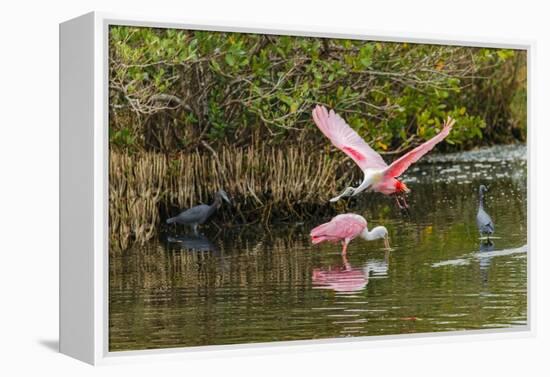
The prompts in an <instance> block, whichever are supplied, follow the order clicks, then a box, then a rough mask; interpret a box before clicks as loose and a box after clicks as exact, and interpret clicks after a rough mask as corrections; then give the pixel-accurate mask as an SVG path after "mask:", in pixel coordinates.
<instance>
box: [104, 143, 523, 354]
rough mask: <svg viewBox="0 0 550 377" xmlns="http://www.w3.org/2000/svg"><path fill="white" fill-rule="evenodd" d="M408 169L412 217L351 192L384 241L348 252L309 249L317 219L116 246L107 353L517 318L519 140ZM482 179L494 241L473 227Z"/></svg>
mask: <svg viewBox="0 0 550 377" xmlns="http://www.w3.org/2000/svg"><path fill="white" fill-rule="evenodd" d="M404 178H405V179H404V180H405V182H407V184H408V186H409V187H410V188H411V189H412V193H411V195H410V196H409V205H410V210H411V215H410V217H403V216H402V215H401V214H400V213H399V212H398V211H397V209H396V207H395V204H394V202H393V201H392V200H391V199H388V198H386V197H383V196H382V195H380V194H370V193H368V194H364V195H362V198H361V199H360V201H357V202H353V203H352V206H353V207H352V210H351V211H353V212H355V213H359V214H363V215H366V217H367V220H368V221H369V226H376V225H385V226H386V227H387V228H388V230H389V232H390V241H391V246H392V250H391V251H389V252H388V251H385V250H384V249H383V243H382V242H381V241H375V242H366V241H363V240H359V239H358V240H355V241H354V242H352V243H351V244H350V246H349V248H348V256H347V258H343V257H342V255H341V254H340V247H339V246H338V245H333V244H322V245H320V246H315V247H313V246H311V245H310V243H309V239H308V233H309V230H310V229H311V228H312V227H313V226H315V225H317V224H318V223H320V222H324V221H328V220H329V218H320V219H318V221H317V222H315V223H298V224H290V225H281V226H274V227H273V228H271V229H269V230H265V229H262V228H255V227H245V228H240V229H239V228H234V229H229V230H226V231H224V232H218V233H216V232H217V230H216V229H215V228H205V229H203V232H204V236H201V237H194V236H185V235H183V234H182V233H180V234H171V235H165V236H163V237H161V240H160V241H155V242H151V243H150V244H148V245H146V246H144V247H139V248H134V249H131V250H128V251H127V252H125V253H124V254H122V255H116V256H111V257H110V308H109V310H110V331H109V341H110V350H111V351H118V350H136V349H150V348H167V347H181V346H199V345H213V344H234V343H248V342H266V341H281V340H300V339H319V338H334V337H347V336H365V335H385V334H405V333H422V332H433V331H459V330H468V329H491V328H508V327H515V326H524V325H526V323H527V200H526V198H527V188H526V149H525V147H524V146H506V147H497V148H491V149H483V150H480V151H473V152H467V153H460V154H451V155H433V156H430V157H429V158H425V159H424V160H423V162H422V163H421V164H418V165H415V166H414V167H413V168H412V169H411V170H410V172H409V173H408V174H407V175H406V176H405V177H404ZM480 183H484V184H486V185H488V187H489V193H488V197H487V204H486V208H487V211H488V212H489V213H490V214H491V216H492V217H493V220H494V222H495V224H496V233H495V236H496V237H497V238H496V239H494V240H493V241H492V244H483V243H482V242H481V241H480V240H479V234H478V233H477V229H476V225H475V215H476V212H477V188H478V186H479V184H480ZM351 211H350V212H351ZM180 232H182V230H180Z"/></svg>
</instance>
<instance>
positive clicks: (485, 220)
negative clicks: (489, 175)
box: [476, 185, 495, 239]
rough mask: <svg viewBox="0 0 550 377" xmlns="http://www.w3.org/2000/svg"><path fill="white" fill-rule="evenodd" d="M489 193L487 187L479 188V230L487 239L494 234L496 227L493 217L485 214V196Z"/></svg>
mask: <svg viewBox="0 0 550 377" xmlns="http://www.w3.org/2000/svg"><path fill="white" fill-rule="evenodd" d="M486 192H487V187H485V186H484V185H481V186H479V208H478V209H477V218H476V220H477V229H479V234H481V236H482V237H483V236H487V239H489V237H490V236H491V235H492V234H493V233H494V231H495V225H494V224H493V220H491V216H489V214H488V213H487V212H485V208H484V203H483V202H484V194H485V193H486Z"/></svg>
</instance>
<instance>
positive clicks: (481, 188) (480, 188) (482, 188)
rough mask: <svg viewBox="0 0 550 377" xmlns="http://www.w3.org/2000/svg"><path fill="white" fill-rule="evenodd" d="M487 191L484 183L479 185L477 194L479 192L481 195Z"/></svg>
mask: <svg viewBox="0 0 550 377" xmlns="http://www.w3.org/2000/svg"><path fill="white" fill-rule="evenodd" d="M487 191H488V189H487V186H485V185H481V186H479V194H480V195H483V194H484V193H486V192H487Z"/></svg>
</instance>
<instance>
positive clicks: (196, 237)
mask: <svg viewBox="0 0 550 377" xmlns="http://www.w3.org/2000/svg"><path fill="white" fill-rule="evenodd" d="M166 241H167V242H168V243H169V244H170V246H171V247H178V246H179V247H181V248H183V249H186V250H189V251H212V252H219V248H218V246H216V245H215V244H213V243H212V242H211V241H210V240H209V239H208V237H206V236H205V235H202V234H184V235H177V234H174V235H168V236H167V237H166Z"/></svg>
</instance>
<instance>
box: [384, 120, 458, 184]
mask: <svg viewBox="0 0 550 377" xmlns="http://www.w3.org/2000/svg"><path fill="white" fill-rule="evenodd" d="M454 123H455V121H454V119H451V118H447V121H446V122H445V125H444V126H443V129H442V130H441V132H439V133H438V134H437V135H435V136H434V137H432V138H431V139H430V140H428V141H426V142H425V143H424V144H422V145H419V146H418V147H416V148H414V149H413V150H412V151H410V152H409V153H407V154H404V155H403V156H401V157H400V158H398V159H397V160H395V161H394V162H393V163H392V164H391V165H390V166H388V167H387V169H386V170H385V172H384V175H385V176H387V177H392V178H397V177H399V176H400V175H401V174H403V173H404V172H405V170H407V169H408V168H409V166H411V165H412V164H414V163H415V162H416V161H418V160H420V158H421V157H422V156H424V155H425V154H426V153H428V152H429V151H431V150H432V149H433V147H435V145H436V144H437V143H439V142H440V141H442V140H443V139H445V138H446V137H447V135H449V132H451V129H452V128H453V125H454Z"/></svg>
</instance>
